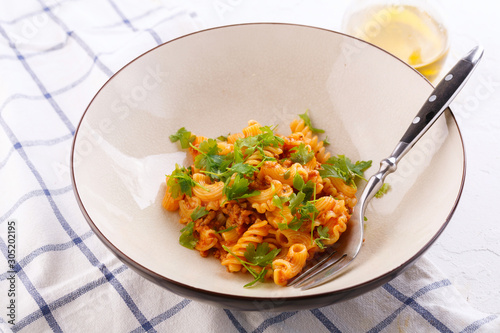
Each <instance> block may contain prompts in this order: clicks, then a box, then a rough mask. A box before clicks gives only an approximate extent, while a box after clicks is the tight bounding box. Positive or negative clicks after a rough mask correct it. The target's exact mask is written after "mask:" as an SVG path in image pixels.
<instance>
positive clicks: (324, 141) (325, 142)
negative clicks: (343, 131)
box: [323, 135, 330, 147]
mask: <svg viewBox="0 0 500 333" xmlns="http://www.w3.org/2000/svg"><path fill="white" fill-rule="evenodd" d="M329 145H330V141H328V135H327V136H326V138H325V139H324V140H323V146H325V147H326V146H329Z"/></svg>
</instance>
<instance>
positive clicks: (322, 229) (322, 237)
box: [314, 225, 330, 250]
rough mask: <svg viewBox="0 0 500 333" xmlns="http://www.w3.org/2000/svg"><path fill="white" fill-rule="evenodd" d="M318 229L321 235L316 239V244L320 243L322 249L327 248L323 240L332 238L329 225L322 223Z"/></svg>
mask: <svg viewBox="0 0 500 333" xmlns="http://www.w3.org/2000/svg"><path fill="white" fill-rule="evenodd" d="M316 231H317V232H318V236H319V237H318V238H316V239H314V242H315V243H316V245H318V247H319V248H320V249H322V250H323V249H324V248H325V245H324V244H323V242H322V240H328V239H330V235H329V234H328V227H324V226H321V225H320V226H318V227H317V228H316Z"/></svg>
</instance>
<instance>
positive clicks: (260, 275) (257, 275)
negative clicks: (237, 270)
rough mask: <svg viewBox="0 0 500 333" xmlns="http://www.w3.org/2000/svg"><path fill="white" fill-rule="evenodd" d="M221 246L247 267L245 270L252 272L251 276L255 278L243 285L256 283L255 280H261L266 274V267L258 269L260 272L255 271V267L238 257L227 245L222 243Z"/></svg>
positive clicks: (247, 285)
mask: <svg viewBox="0 0 500 333" xmlns="http://www.w3.org/2000/svg"><path fill="white" fill-rule="evenodd" d="M222 248H223V249H224V250H226V251H227V253H229V254H231V255H232V256H233V257H234V258H236V260H238V261H239V262H240V264H242V265H243V267H245V268H246V269H247V271H249V272H250V274H252V276H253V277H254V278H255V279H254V280H253V281H252V282H250V283H247V284H245V285H244V286H243V287H245V288H248V287H251V286H253V285H254V284H256V283H257V282H260V281H263V280H264V277H265V276H266V273H267V269H263V270H261V271H260V273H257V272H256V271H255V269H253V268H252V266H251V265H252V263H250V262H247V261H244V260H241V258H240V257H238V256H237V255H236V254H234V253H233V252H232V251H231V250H230V249H229V248H228V247H227V246H225V245H222Z"/></svg>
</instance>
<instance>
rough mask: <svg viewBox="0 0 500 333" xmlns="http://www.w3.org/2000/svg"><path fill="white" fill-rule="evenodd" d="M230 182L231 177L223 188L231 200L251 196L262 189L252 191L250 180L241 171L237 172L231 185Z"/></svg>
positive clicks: (223, 191) (257, 193)
mask: <svg viewBox="0 0 500 333" xmlns="http://www.w3.org/2000/svg"><path fill="white" fill-rule="evenodd" d="M230 183H231V178H228V179H227V180H226V184H225V186H224V188H223V190H222V193H223V194H225V195H226V198H227V200H229V201H231V200H236V199H245V198H250V197H254V196H257V195H259V194H260V191H257V190H254V191H250V187H249V185H250V182H249V181H248V179H246V178H244V177H242V176H241V174H239V173H238V174H236V177H235V178H234V181H233V184H232V185H229V184H230Z"/></svg>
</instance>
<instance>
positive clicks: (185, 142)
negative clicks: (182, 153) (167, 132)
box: [169, 127, 196, 149]
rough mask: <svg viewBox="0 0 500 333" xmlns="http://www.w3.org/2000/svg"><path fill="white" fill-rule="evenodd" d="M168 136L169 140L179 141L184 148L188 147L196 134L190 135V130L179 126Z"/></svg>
mask: <svg viewBox="0 0 500 333" xmlns="http://www.w3.org/2000/svg"><path fill="white" fill-rule="evenodd" d="M169 138H170V141H171V142H177V141H180V144H181V147H182V149H186V148H189V144H190V143H191V142H193V141H194V139H195V138H196V136H194V135H191V132H189V131H188V130H186V129H185V128H184V127H181V128H179V130H177V133H175V134H172V135H171V136H169Z"/></svg>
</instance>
